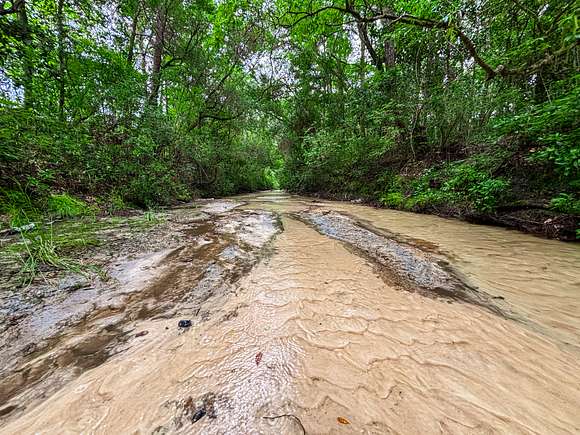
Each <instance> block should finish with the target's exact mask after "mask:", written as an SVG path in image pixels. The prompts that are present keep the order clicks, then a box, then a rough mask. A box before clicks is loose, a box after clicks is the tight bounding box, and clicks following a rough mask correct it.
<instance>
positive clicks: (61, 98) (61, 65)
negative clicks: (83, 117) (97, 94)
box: [56, 0, 66, 121]
mask: <svg viewBox="0 0 580 435" xmlns="http://www.w3.org/2000/svg"><path fill="white" fill-rule="evenodd" d="M64 2H65V0H58V5H57V12H56V27H57V33H58V117H59V119H60V120H61V121H64V103H65V97H66V95H65V69H66V65H65V52H64V46H65V38H66V35H65V31H64V16H63V15H64Z"/></svg>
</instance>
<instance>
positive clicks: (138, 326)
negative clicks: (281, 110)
mask: <svg viewBox="0 0 580 435" xmlns="http://www.w3.org/2000/svg"><path fill="white" fill-rule="evenodd" d="M168 216H169V218H168V219H169V222H170V226H168V227H166V229H164V230H163V231H166V232H171V233H172V238H171V240H172V242H171V243H162V244H159V245H155V244H153V245H152V246H154V247H155V246H157V248H158V249H151V246H150V245H147V246H143V248H142V249H141V250H139V249H137V251H135V252H132V253H131V256H130V258H128V256H124V255H115V253H111V254H110V255H111V260H110V262H109V263H108V274H109V275H110V277H111V279H109V280H107V281H104V280H103V281H99V280H96V281H95V282H92V283H91V285H90V286H89V287H88V288H80V289H75V290H67V293H66V295H63V296H60V297H58V298H57V297H56V296H55V297H54V299H50V301H51V304H46V303H44V304H41V305H38V306H37V307H36V308H34V307H32V308H29V309H28V311H27V315H25V316H23V317H17V316H16V317H15V316H13V317H12V318H11V319H13V320H11V322H12V323H11V324H10V325H9V327H7V328H2V329H1V331H2V332H1V333H0V336H1V337H0V338H1V341H0V346H1V347H0V352H1V353H0V361H1V362H2V364H3V367H2V368H1V371H0V433H2V434H28V433H30V434H32V433H43V434H44V433H46V434H68V433H71V434H72V433H87V434H88V433H99V434H118V433H143V434H169V433H209V434H230V433H243V434H246V433H263V434H279V433H297V434H302V433H309V434H322V433H373V434H384V433H401V434H430V433H457V434H465V433H485V434H489V433H509V434H517V433H525V434H528V433H532V434H559V433H561V434H569V433H579V432H580V412H578V409H580V362H579V357H580V272H579V267H578V266H579V265H580V246H578V244H564V243H562V242H557V241H549V240H544V239H540V238H536V237H533V236H530V235H525V234H520V233H517V232H513V231H508V230H504V229H500V228H492V227H486V226H475V225H470V224H467V223H463V222H458V221H453V220H446V219H442V218H437V217H432V216H423V215H414V214H410V213H402V212H396V211H389V210H380V209H373V208H369V207H365V206H361V205H356V204H351V203H341V202H327V201H315V200H312V199H309V198H303V197H295V196H290V195H287V194H285V193H283V192H267V193H259V194H253V195H246V196H238V197H235V198H232V199H229V200H216V201H200V202H198V203H197V204H196V206H195V207H194V206H193V205H192V206H186V207H181V208H176V209H172V210H169V211H168ZM164 228H165V227H164ZM155 234H156V237H162V234H161V232H158V233H155ZM179 320H191V323H192V325H191V327H188V328H178V325H177V323H178V321H179Z"/></svg>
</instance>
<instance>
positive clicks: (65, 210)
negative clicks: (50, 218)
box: [47, 193, 93, 218]
mask: <svg viewBox="0 0 580 435" xmlns="http://www.w3.org/2000/svg"><path fill="white" fill-rule="evenodd" d="M47 202H48V210H49V211H50V212H51V213H53V214H54V215H56V216H57V217H60V218H73V217H78V216H86V215H89V214H91V213H92V212H93V210H92V209H91V207H89V206H88V205H87V204H86V203H85V202H83V201H81V200H80V199H77V198H73V197H72V196H70V195H68V194H66V193H63V194H59V195H50V196H49V198H48V200H47Z"/></svg>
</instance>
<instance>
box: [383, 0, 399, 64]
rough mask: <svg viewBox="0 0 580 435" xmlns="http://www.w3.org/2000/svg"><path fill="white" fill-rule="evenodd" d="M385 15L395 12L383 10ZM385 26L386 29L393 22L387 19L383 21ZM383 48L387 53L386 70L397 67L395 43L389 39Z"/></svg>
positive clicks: (387, 9)
mask: <svg viewBox="0 0 580 435" xmlns="http://www.w3.org/2000/svg"><path fill="white" fill-rule="evenodd" d="M383 13H384V14H385V15H387V14H392V13H393V11H392V10H391V9H390V8H383ZM383 24H384V25H385V27H389V25H390V24H391V20H390V19H388V18H385V19H384V20H383ZM383 48H384V51H385V52H384V58H385V68H391V67H393V66H395V64H396V63H397V52H396V51H395V44H393V41H391V40H390V39H388V38H387V39H385V42H384V45H383Z"/></svg>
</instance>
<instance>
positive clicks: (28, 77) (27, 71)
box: [18, 0, 34, 109]
mask: <svg viewBox="0 0 580 435" xmlns="http://www.w3.org/2000/svg"><path fill="white" fill-rule="evenodd" d="M18 6H19V7H18V24H19V26H20V34H21V35H22V42H23V44H24V50H23V52H22V63H23V72H24V74H23V79H22V85H23V88H24V108H25V109H29V108H31V107H32V103H33V96H32V77H33V74H34V68H33V66H32V59H31V53H30V50H31V49H32V38H31V35H30V27H29V25H28V14H27V13H26V1H25V0H22V1H21V2H20V3H19V5H18Z"/></svg>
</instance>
